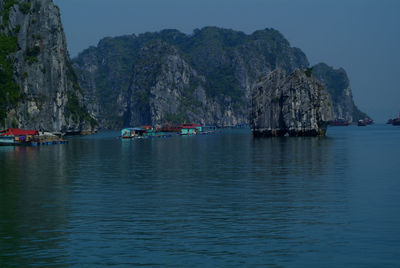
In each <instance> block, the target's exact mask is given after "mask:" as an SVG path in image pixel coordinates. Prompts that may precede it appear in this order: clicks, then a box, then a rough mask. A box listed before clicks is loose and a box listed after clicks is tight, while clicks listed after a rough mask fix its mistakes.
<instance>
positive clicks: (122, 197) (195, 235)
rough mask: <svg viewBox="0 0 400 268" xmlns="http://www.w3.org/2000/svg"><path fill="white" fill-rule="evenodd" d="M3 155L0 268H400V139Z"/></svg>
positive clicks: (397, 131)
mask: <svg viewBox="0 0 400 268" xmlns="http://www.w3.org/2000/svg"><path fill="white" fill-rule="evenodd" d="M118 134H119V133H118V132H102V133H100V134H97V135H94V136H88V137H73V138H70V143H69V144H68V145H54V146H47V147H44V146H43V147H40V148H33V147H28V148H21V147H16V148H12V147H0V172H1V173H0V175H1V177H0V267H32V266H35V267H105V266H113V267H132V266H136V265H137V266H142V265H143V266H161V267H165V266H170V267H193V266H195V267H213V266H218V267H232V266H236V267H256V266H262V267H265V266H270V267H311V266H313V267H399V266H400V175H399V174H400V159H399V155H400V142H399V141H400V128H396V127H393V126H387V125H374V126H368V127H366V128H360V127H352V126H351V127H336V128H330V129H329V131H328V137H325V138H288V137H285V138H271V139H253V138H252V137H251V133H250V132H249V131H248V130H232V131H225V132H223V133H221V134H218V135H212V136H197V137H173V138H169V139H155V140H136V141H121V140H119V139H117V138H116V136H117V135H118Z"/></svg>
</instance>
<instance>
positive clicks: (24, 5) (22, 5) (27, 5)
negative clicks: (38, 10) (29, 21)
mask: <svg viewBox="0 0 400 268" xmlns="http://www.w3.org/2000/svg"><path fill="white" fill-rule="evenodd" d="M19 10H20V11H21V12H22V13H24V14H25V15H26V14H28V13H29V11H31V3H30V2H23V3H20V4H19Z"/></svg>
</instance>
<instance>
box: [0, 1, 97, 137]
mask: <svg viewBox="0 0 400 268" xmlns="http://www.w3.org/2000/svg"><path fill="white" fill-rule="evenodd" d="M0 24H1V28H0V39H1V42H0V80H1V81H0V82H1V83H0V84H1V85H2V86H0V111H1V112H0V120H1V121H0V127H4V128H6V127H20V128H32V129H38V130H47V131H60V132H67V133H68V132H69V133H80V132H90V131H93V130H94V129H95V128H96V124H97V123H96V121H95V120H94V119H93V118H92V116H91V115H90V114H89V113H88V112H87V110H86V108H85V107H84V105H83V95H82V93H83V92H82V90H81V88H80V86H79V84H78V81H77V78H76V75H75V72H74V70H73V68H72V65H71V63H70V59H69V55H68V51H67V44H66V40H65V35H64V32H63V28H62V24H61V19H60V12H59V9H58V7H57V6H55V5H54V3H53V1H52V0H31V1H28V0H0Z"/></svg>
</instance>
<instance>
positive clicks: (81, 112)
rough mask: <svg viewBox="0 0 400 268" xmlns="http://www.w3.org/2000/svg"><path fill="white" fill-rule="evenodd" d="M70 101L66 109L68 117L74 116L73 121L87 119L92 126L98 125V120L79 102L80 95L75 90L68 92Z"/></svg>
mask: <svg viewBox="0 0 400 268" xmlns="http://www.w3.org/2000/svg"><path fill="white" fill-rule="evenodd" d="M67 96H68V102H67V106H66V109H65V115H66V117H67V118H69V117H72V120H73V121H87V122H90V124H91V126H92V127H94V126H96V125H97V121H96V120H95V119H94V118H93V117H91V116H90V114H89V113H88V111H87V110H86V108H85V107H84V106H82V105H81V104H80V102H79V99H78V96H77V94H76V93H75V92H68V94H67Z"/></svg>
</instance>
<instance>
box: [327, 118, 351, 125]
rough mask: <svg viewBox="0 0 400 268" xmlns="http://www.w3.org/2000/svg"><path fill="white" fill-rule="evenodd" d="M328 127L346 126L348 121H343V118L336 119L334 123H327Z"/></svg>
mask: <svg viewBox="0 0 400 268" xmlns="http://www.w3.org/2000/svg"><path fill="white" fill-rule="evenodd" d="M329 125H330V126H335V127H337V126H348V125H350V123H349V121H347V120H345V119H343V118H336V119H335V120H334V121H331V122H330V123H329Z"/></svg>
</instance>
